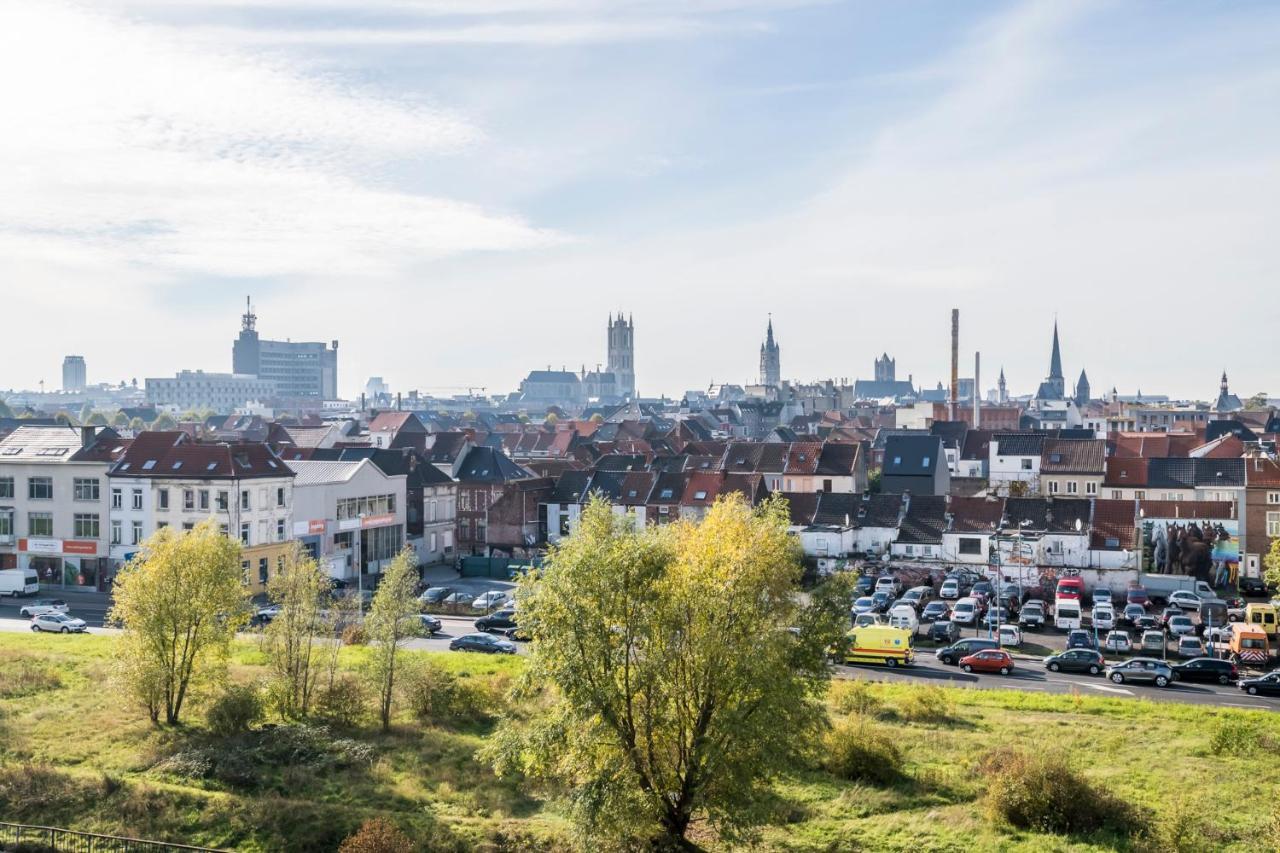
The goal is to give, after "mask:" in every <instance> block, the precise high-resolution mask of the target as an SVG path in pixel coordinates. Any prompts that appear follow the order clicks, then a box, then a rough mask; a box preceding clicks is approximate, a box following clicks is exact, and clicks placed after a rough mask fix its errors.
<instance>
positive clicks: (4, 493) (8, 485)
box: [0, 477, 13, 498]
mask: <svg viewBox="0 0 1280 853" xmlns="http://www.w3.org/2000/svg"><path fill="white" fill-rule="evenodd" d="M11 497H13V478H12V477H0V498H11Z"/></svg>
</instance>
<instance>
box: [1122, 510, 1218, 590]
mask: <svg viewBox="0 0 1280 853" xmlns="http://www.w3.org/2000/svg"><path fill="white" fill-rule="evenodd" d="M1202 554H1207V556H1208V558H1209V560H1211V561H1212V563H1213V564H1214V566H1215V567H1216V566H1217V565H1218V564H1224V565H1225V566H1226V567H1227V569H1228V570H1229V571H1230V572H1231V577H1233V578H1234V577H1235V576H1236V573H1237V572H1238V571H1239V568H1240V520H1239V519H1236V518H1196V519H1190V518H1144V519H1142V569H1143V571H1147V572H1155V573H1158V574H1160V573H1163V574H1190V573H1191V571H1192V569H1193V568H1195V567H1194V565H1193V563H1194V561H1195V560H1197V559H1200V555H1202Z"/></svg>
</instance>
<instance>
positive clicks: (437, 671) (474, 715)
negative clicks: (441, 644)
mask: <svg viewBox="0 0 1280 853" xmlns="http://www.w3.org/2000/svg"><path fill="white" fill-rule="evenodd" d="M402 689H403V691H404V695H405V699H406V700H407V702H408V705H409V708H410V710H412V711H413V715H414V716H415V717H417V718H418V720H420V721H421V722H424V723H444V722H456V721H465V720H471V721H480V722H487V721H489V720H491V719H493V718H494V717H495V716H496V715H497V713H498V711H499V710H500V708H501V704H502V699H501V697H499V696H498V695H497V694H496V692H495V691H493V690H490V689H488V688H487V687H486V686H485V685H482V684H480V683H478V682H476V681H475V680H473V679H469V678H467V679H464V678H458V677H457V676H455V675H454V674H453V673H451V672H448V671H446V670H444V669H441V668H440V667H439V666H436V665H434V664H431V663H423V664H421V665H420V666H418V667H416V668H415V669H414V671H413V672H412V673H411V674H409V676H408V677H407V678H406V679H405V680H404V682H403V684H402Z"/></svg>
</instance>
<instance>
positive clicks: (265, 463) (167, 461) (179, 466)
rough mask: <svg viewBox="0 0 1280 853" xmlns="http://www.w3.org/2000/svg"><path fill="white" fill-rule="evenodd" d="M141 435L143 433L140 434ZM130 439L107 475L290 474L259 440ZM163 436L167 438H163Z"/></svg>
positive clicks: (170, 435)
mask: <svg viewBox="0 0 1280 853" xmlns="http://www.w3.org/2000/svg"><path fill="white" fill-rule="evenodd" d="M144 435H145V434H144ZM141 438H142V436H139V438H138V439H134V441H133V443H132V444H131V445H129V447H128V449H126V450H125V452H124V453H122V454H121V455H120V459H119V461H117V462H116V463H115V464H114V465H112V466H111V468H110V469H109V470H108V472H107V475H108V476H110V477H146V478H158V479H168V480H174V479H185V480H249V479H255V478H264V477H292V476H293V471H292V470H290V469H289V467H288V466H287V465H285V463H284V461H283V460H281V459H280V458H279V457H277V456H276V455H275V453H273V452H272V450H271V448H270V447H268V446H267V445H266V444H265V443H262V442H243V443H231V442H220V443H217V444H197V443H195V442H193V441H190V440H188V439H186V437H185V436H183V434H182V433H167V434H166V436H165V438H164V439H160V438H158V439H157V440H156V441H143V440H139V439H141ZM166 439H167V440H166Z"/></svg>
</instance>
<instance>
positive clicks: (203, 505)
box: [200, 489, 209, 512]
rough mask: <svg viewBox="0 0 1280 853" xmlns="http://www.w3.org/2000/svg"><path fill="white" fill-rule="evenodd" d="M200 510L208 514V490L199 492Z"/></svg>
mask: <svg viewBox="0 0 1280 853" xmlns="http://www.w3.org/2000/svg"><path fill="white" fill-rule="evenodd" d="M200 509H201V510H203V511H205V512H208V510H209V490H208V489H201V490H200Z"/></svg>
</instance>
